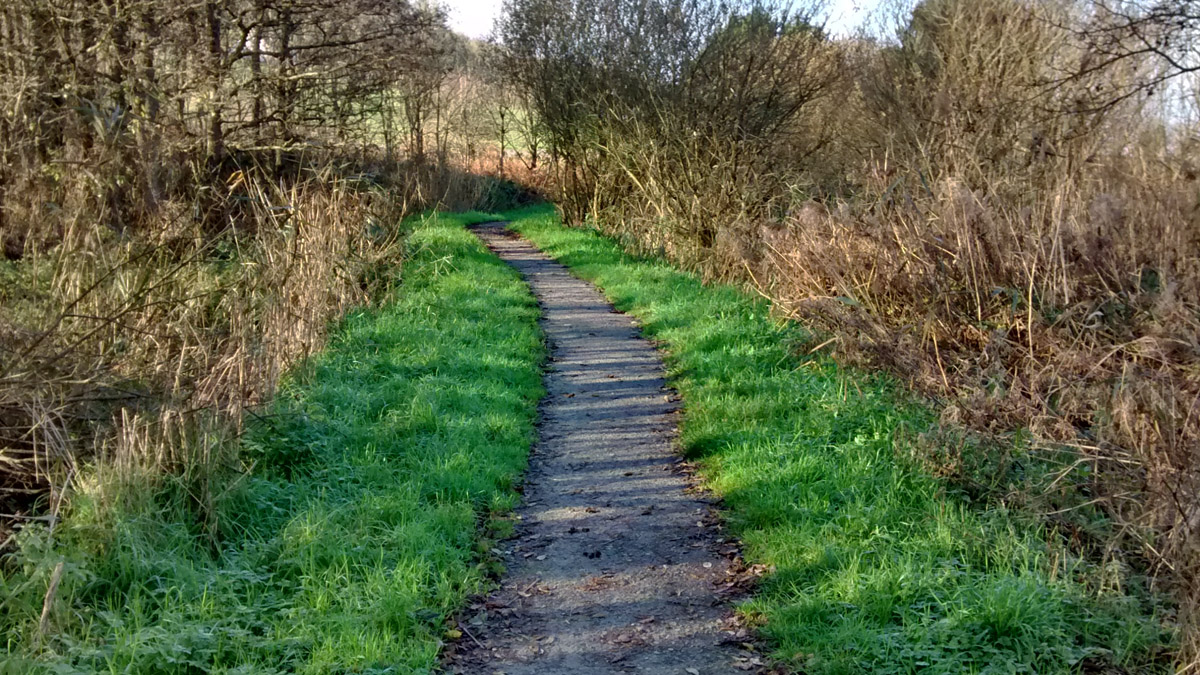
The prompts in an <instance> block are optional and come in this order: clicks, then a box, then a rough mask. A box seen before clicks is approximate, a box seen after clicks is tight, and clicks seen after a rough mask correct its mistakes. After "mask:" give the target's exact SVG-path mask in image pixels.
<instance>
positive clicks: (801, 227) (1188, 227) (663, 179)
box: [515, 0, 1200, 671]
mask: <svg viewBox="0 0 1200 675" xmlns="http://www.w3.org/2000/svg"><path fill="white" fill-rule="evenodd" d="M529 4H530V5H531V6H534V5H536V4H537V3H529ZM1093 5H1095V3H1087V2H1079V3H1074V2H1061V3H1040V2H1039V3H1033V2H1023V1H1022V0H972V1H971V2H966V1H964V0H926V1H925V2H921V3H917V4H916V6H915V9H913V8H912V7H909V6H906V7H904V8H903V11H901V12H897V14H896V16H897V17H898V18H899V21H898V23H897V24H896V25H895V26H894V27H893V28H894V33H893V35H894V38H891V39H889V40H886V41H874V40H869V39H862V38H855V39H846V40H836V41H835V40H825V39H824V38H820V39H819V40H818V41H815V42H814V43H813V46H812V47H811V48H807V49H805V50H803V51H800V52H791V51H782V52H777V55H778V57H779V59H780V60H779V61H777V62H775V63H773V64H772V65H770V66H769V67H767V68H766V69H765V72H768V73H772V72H790V73H794V74H800V75H802V76H804V77H808V78H812V81H813V82H819V83H822V87H821V88H819V89H815V90H812V91H813V94H814V95H813V96H811V97H808V98H806V99H805V103H804V105H803V106H802V107H801V108H800V109H799V110H798V111H797V112H796V114H795V115H794V116H791V117H789V118H788V119H787V122H786V124H783V125H781V126H779V127H778V128H776V129H774V130H773V131H772V132H771V133H770V135H769V136H767V137H758V136H755V135H752V134H751V135H746V133H745V130H746V127H745V126H735V127H733V129H732V131H731V130H721V129H719V128H717V127H716V126H714V125H709V124H707V122H708V119H707V117H706V116H705V115H706V113H707V111H709V110H713V109H719V107H720V105H722V104H723V103H725V102H726V101H725V100H724V99H722V98H721V95H720V91H727V90H728V89H724V90H720V91H714V92H712V93H708V94H706V95H707V96H712V97H715V98H711V99H707V98H702V99H701V101H700V103H705V102H707V103H708V105H707V106H705V105H700V104H698V103H697V102H696V101H694V100H690V99H686V98H684V99H682V100H681V101H680V100H676V99H671V98H670V97H669V96H662V97H660V98H659V99H658V100H657V101H658V102H659V103H661V104H664V105H659V106H657V107H654V106H652V114H651V115H646V116H642V117H637V116H633V115H629V114H626V112H625V111H626V109H627V108H628V107H637V106H639V105H642V106H643V107H644V104H643V103H642V102H641V100H640V99H639V100H633V101H628V100H627V101H620V102H619V103H617V104H612V103H610V102H608V101H607V100H605V99H600V100H599V101H598V102H593V107H594V109H593V110H592V113H593V116H592V117H585V119H587V120H591V121H592V122H593V123H595V124H598V126H597V127H596V128H591V127H585V130H586V132H581V134H582V135H584V137H585V140H584V142H582V143H581V144H580V145H581V146H582V147H578V148H577V147H573V146H570V145H561V144H560V147H559V148H557V150H558V151H559V152H562V153H567V154H569V155H570V156H569V157H567V158H566V159H564V160H563V161H561V162H559V163H558V170H559V174H558V186H557V189H558V194H559V196H560V198H561V199H563V200H564V202H565V205H564V211H565V214H566V215H567V216H568V217H570V218H573V219H574V220H576V221H580V220H593V221H594V222H595V223H597V224H599V225H600V226H601V227H603V228H604V229H605V230H606V231H607V232H608V233H609V234H611V235H614V236H616V237H618V238H619V239H621V240H622V241H624V242H625V243H626V244H627V245H628V246H630V247H632V248H634V249H638V250H641V251H645V252H653V253H658V254H664V255H667V256H669V257H671V258H672V259H674V260H675V261H677V262H678V263H680V264H682V265H684V266H687V267H690V268H693V269H697V270H700V271H702V272H703V273H704V274H705V275H707V276H708V277H710V278H715V279H722V280H733V281H738V282H744V283H748V284H751V285H754V286H755V287H757V288H758V289H759V290H760V291H761V292H762V293H763V294H765V295H767V296H768V297H770V298H771V299H772V300H773V301H774V302H775V305H776V306H777V307H779V308H780V310H781V311H783V312H784V313H786V314H788V315H790V316H793V317H795V318H797V319H800V320H801V321H803V322H804V323H806V324H807V325H810V326H812V327H814V328H815V329H816V330H817V331H818V332H819V333H820V334H822V335H823V336H824V337H823V338H822V339H821V340H820V342H819V344H820V346H821V348H828V349H833V350H836V351H837V353H838V354H840V356H841V358H842V359H843V360H845V361H847V362H851V363H859V364H864V365H867V366H869V367H877V368H885V369H887V370H889V371H890V372H892V373H894V374H896V375H898V376H899V377H901V378H903V379H904V380H906V381H907V382H909V383H911V384H912V385H913V387H914V388H915V389H916V390H917V391H919V392H921V393H922V394H924V395H925V396H926V397H927V398H928V399H929V400H930V401H931V402H933V403H934V404H935V405H936V406H938V407H939V408H940V409H941V411H942V414H941V419H942V423H941V424H940V425H939V426H938V427H937V428H935V429H931V430H930V431H929V433H927V434H926V435H925V437H924V438H923V439H920V443H918V445H919V446H920V447H922V448H924V449H923V451H922V452H921V454H920V456H919V457H917V459H918V460H919V461H922V462H925V463H927V464H928V465H929V467H930V469H931V470H933V471H937V472H939V473H942V474H943V475H946V476H948V477H950V478H952V479H953V480H955V481H957V482H958V483H959V484H960V485H962V486H964V487H966V488H967V489H968V490H969V491H971V492H972V493H973V494H976V495H977V496H978V497H979V498H980V499H984V500H988V501H990V502H991V503H993V504H996V505H998V506H1006V507H1007V506H1018V505H1019V506H1021V507H1022V508H1025V509H1028V510H1030V511H1033V512H1036V513H1039V514H1040V515H1041V516H1042V517H1043V518H1044V520H1045V522H1046V523H1047V525H1048V526H1049V529H1050V530H1051V531H1052V532H1055V533H1057V535H1058V536H1059V537H1060V538H1061V539H1062V541H1064V542H1066V543H1067V544H1068V546H1070V547H1072V548H1073V549H1074V550H1075V552H1076V553H1078V554H1081V555H1087V556H1090V557H1094V558H1098V559H1100V560H1101V561H1102V562H1104V565H1103V566H1102V567H1103V568H1104V569H1112V570H1115V572H1114V576H1113V579H1111V580H1107V581H1101V580H1095V583H1114V584H1121V583H1125V582H1124V581H1122V579H1130V578H1132V577H1135V576H1138V575H1142V574H1149V575H1150V576H1152V577H1153V578H1154V579H1155V580H1156V583H1157V584H1158V586H1159V588H1160V589H1166V590H1170V591H1173V592H1175V593H1176V594H1177V597H1178V598H1179V599H1180V603H1181V617H1180V620H1181V624H1182V625H1183V626H1184V631H1183V641H1184V643H1185V644H1184V645H1183V650H1182V652H1181V657H1180V667H1181V668H1182V669H1183V670H1185V671H1186V670H1189V669H1190V670H1195V669H1197V668H1198V667H1200V656H1198V655H1200V629H1198V628H1197V626H1200V584H1198V583H1197V582H1196V577H1197V572H1198V571H1200V547H1198V546H1197V544H1196V542H1197V541H1200V538H1198V535H1200V532H1198V531H1197V528H1198V527H1200V507H1197V504H1200V492H1198V490H1200V457H1198V454H1197V453H1198V450H1197V448H1200V342H1198V339H1197V336H1198V335H1200V189H1198V188H1197V182H1196V175H1197V166H1196V162H1197V154H1196V151H1197V145H1196V138H1197V136H1196V127H1195V125H1194V124H1190V126H1189V123H1188V122H1187V121H1186V120H1184V119H1183V118H1181V117H1179V116H1178V113H1170V114H1168V113H1166V112H1165V111H1166V110H1167V108H1166V107H1165V105H1166V104H1165V103H1164V101H1165V96H1166V95H1168V94H1177V93H1178V90H1177V89H1172V90H1169V91H1168V90H1163V89H1161V88H1157V89H1156V88H1154V87H1150V86H1143V85H1144V83H1147V82H1157V81H1160V79H1161V77H1162V74H1163V73H1162V71H1161V70H1159V68H1160V67H1161V66H1162V62H1161V61H1159V60H1156V59H1155V58H1153V56H1152V55H1151V56H1147V55H1143V56H1141V57H1139V56H1136V55H1133V56H1129V57H1128V58H1119V59H1114V60H1113V61H1112V62H1111V63H1110V64H1108V65H1107V66H1106V67H1104V68H1101V69H1093V68H1092V67H1091V66H1090V65H1089V64H1094V63H1096V62H1097V60H1098V59H1100V58H1101V56H1102V55H1099V54H1098V53H1097V52H1096V45H1095V42H1094V40H1089V39H1087V38H1088V35H1089V31H1094V30H1096V29H1097V28H1104V27H1106V26H1107V24H1105V23H1104V21H1105V20H1106V17H1107V18H1111V14H1108V15H1106V14H1105V13H1103V12H1098V11H1094V10H1095V7H1093ZM726 30H727V29H726ZM1093 34H1094V33H1093ZM776 35H781V36H782V35H786V33H781V32H778V31H777V33H776ZM515 37H519V34H517V35H515ZM596 39H601V38H596ZM773 39H775V40H777V41H782V40H784V39H785V38H783V37H778V38H773ZM711 40H712V41H713V44H718V43H719V42H718V41H719V36H718V37H714V38H711ZM1106 44H1107V45H1108V47H1107V48H1110V49H1111V48H1113V47H1112V44H1109V43H1106ZM1164 44H1168V43H1164ZM579 48H580V49H582V48H583V47H579ZM712 51H713V49H709V50H707V51H704V52H703V53H712ZM744 51H745V53H741V55H740V58H745V59H758V58H760V57H762V58H763V59H766V60H768V61H769V60H770V58H771V57H770V54H771V52H769V51H766V50H762V49H759V50H753V51H748V50H744ZM673 53H674V52H673ZM676 55H677V56H678V57H679V59H680V60H681V61H684V62H687V59H690V58H692V56H691V55H689V54H684V53H678V54H676ZM728 58H729V59H731V60H732V61H731V62H733V63H736V60H737V58H739V57H738V56H737V55H731V56H729V57H728ZM566 63H567V64H568V66H570V67H578V66H577V65H576V64H575V62H574V61H571V60H570V59H569V58H568V59H566ZM690 67H692V68H702V67H703V65H702V64H700V65H695V66H690ZM759 67H760V68H761V67H762V66H761V65H760V66H759ZM539 68H540V69H541V70H531V73H532V74H533V75H538V74H539V73H541V72H543V71H551V72H553V69H552V68H551V67H550V66H549V65H547V64H546V62H542V64H541V65H540V66H539ZM683 69H684V71H685V72H688V70H689V66H685V67H684V68H683ZM830 70H832V71H833V72H834V73H835V75H836V77H837V79H836V81H835V82H833V83H831V84H827V80H826V76H825V75H824V73H826V72H828V71H830ZM594 76H596V77H599V78H601V79H603V78H604V77H605V75H604V73H603V72H598V73H595V74H594ZM629 76H630V75H629V73H623V74H621V75H620V76H616V77H615V78H614V82H613V83H611V85H612V87H614V88H615V87H617V86H618V84H620V83H621V81H622V80H621V78H623V77H629ZM798 76H799V75H798ZM541 77H542V79H544V80H546V81H549V82H551V83H553V82H557V80H554V79H553V78H551V77H549V76H545V75H542V76H541ZM681 80H682V81H684V82H688V81H690V80H688V78H687V77H684V78H681ZM1175 81H1177V82H1183V81H1184V80H1175ZM757 86H761V87H762V89H761V91H762V92H766V91H770V87H769V83H768V82H767V81H764V82H763V83H762V84H760V85H757ZM532 89H533V91H535V92H536V91H538V89H537V80H536V79H535V80H534V84H533V86H532ZM1131 92H1133V93H1135V94H1136V95H1130V93H1131ZM551 93H552V92H551ZM547 95H549V94H547ZM747 100H750V101H751V106H752V108H753V106H761V105H764V103H763V102H762V101H759V100H756V99H753V97H750V98H749V99H747ZM552 103H553V102H552ZM559 103H561V101H559ZM546 107H547V109H548V110H549V112H550V114H551V115H557V114H558V112H557V111H558V108H556V107H554V106H553V105H548V104H547V105H546ZM734 109H735V110H742V109H743V108H742V107H736V106H735V108H734ZM754 114H755V112H754V110H753V109H751V110H750V111H748V112H746V113H745V115H746V116H748V117H753V115H754ZM764 114H766V113H764ZM1172 115H1175V116H1172ZM596 120H599V122H595V121H596ZM630 120H633V122H631V121H630ZM646 120H649V121H646ZM739 133H741V135H739ZM746 155H750V159H747V158H746ZM1014 430H1027V431H1026V433H1028V435H1029V437H1030V439H1031V440H1028V441H1019V440H1015V439H1019V438H1022V437H1023V436H1022V434H1021V433H1017V434H1014Z"/></svg>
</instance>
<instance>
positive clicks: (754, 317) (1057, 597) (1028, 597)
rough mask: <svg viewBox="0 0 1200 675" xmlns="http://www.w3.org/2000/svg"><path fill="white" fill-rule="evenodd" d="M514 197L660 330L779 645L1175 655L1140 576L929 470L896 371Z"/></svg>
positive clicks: (1054, 655)
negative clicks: (884, 371) (858, 361)
mask: <svg viewBox="0 0 1200 675" xmlns="http://www.w3.org/2000/svg"><path fill="white" fill-rule="evenodd" d="M508 216H509V217H510V218H511V219H512V220H513V227H514V229H516V230H517V231H518V232H520V233H521V234H523V235H524V236H526V237H528V238H529V239H530V240H532V241H533V242H534V243H535V244H536V245H537V246H539V247H540V248H542V249H543V250H544V251H546V252H547V253H548V254H549V255H551V256H553V257H554V258H556V259H558V260H559V261H561V262H563V263H564V264H566V265H568V266H569V267H571V269H572V270H573V271H574V272H575V273H576V274H578V275H579V276H581V277H583V278H585V279H588V280H591V281H593V282H595V283H596V284H597V285H599V286H600V287H601V288H602V289H603V290H604V292H605V293H606V294H607V295H608V296H609V297H610V298H611V299H612V300H613V302H614V303H615V304H616V306H617V308H618V309H621V310H622V311H626V312H629V313H631V314H633V315H634V316H636V317H638V318H639V319H640V320H641V322H642V324H643V326H644V328H645V331H646V333H647V334H649V335H651V336H653V337H655V338H657V339H659V340H661V341H663V343H664V344H665V348H666V350H667V352H668V368H669V370H670V374H671V377H672V380H673V384H674V386H675V387H677V388H678V389H679V391H680V393H681V394H682V396H683V400H684V419H683V428H682V441H683V444H684V447H685V450H686V452H687V453H688V454H689V455H691V456H693V457H695V458H698V459H699V461H700V462H701V466H702V467H703V471H704V474H705V476H706V479H707V481H708V483H709V485H710V486H711V487H712V488H713V489H714V490H715V491H716V492H717V493H719V494H720V495H721V496H723V497H724V500H725V505H726V507H727V509H728V517H729V519H730V521H731V525H732V526H733V527H734V529H735V531H736V532H737V534H738V535H739V536H740V537H741V538H742V540H743V542H744V544H745V555H746V557H747V558H748V559H749V560H750V561H752V562H756V563H765V564H767V565H770V566H772V567H773V569H774V571H773V573H772V574H771V575H769V577H768V578H767V579H766V580H765V581H764V583H763V584H762V586H761V587H760V589H759V592H758V593H757V594H756V596H755V597H754V599H753V600H751V601H750V602H749V603H747V604H746V605H745V607H744V610H745V611H746V612H747V613H749V614H750V615H752V616H755V617H758V618H761V619H762V620H764V621H765V625H764V628H763V631H764V633H765V635H766V636H767V637H768V638H769V639H770V640H771V642H772V643H773V644H774V645H775V649H776V656H777V657H778V658H780V659H782V660H784V661H786V662H789V663H790V664H792V665H793V666H795V667H797V668H800V669H802V670H804V672H813V673H859V672H873V673H913V672H918V671H920V672H929V673H985V672H986V673H1018V672H1024V673H1062V672H1080V671H1088V672H1099V671H1104V672H1159V671H1163V670H1166V669H1167V668H1168V663H1169V661H1167V660H1165V657H1164V653H1165V652H1166V651H1167V648H1168V647H1169V638H1168V633H1167V631H1165V630H1164V629H1163V623H1162V619H1161V614H1160V610H1159V609H1158V608H1157V606H1156V605H1155V603H1154V600H1153V598H1152V597H1151V596H1150V595H1149V594H1148V593H1146V592H1145V591H1144V589H1143V588H1140V587H1139V586H1138V585H1137V584H1138V579H1137V577H1136V576H1133V575H1129V574H1127V573H1125V572H1126V571H1123V570H1119V569H1118V570H1114V569H1110V568H1109V567H1105V566H1097V565H1096V564H1094V563H1092V562H1089V561H1088V560H1084V559H1081V558H1080V557H1078V556H1074V555H1072V554H1071V553H1070V549H1069V547H1066V546H1063V545H1061V542H1059V541H1058V540H1057V538H1056V537H1055V536H1054V535H1051V534H1049V533H1047V532H1046V531H1044V530H1043V529H1042V528H1041V527H1040V526H1039V525H1038V522H1037V521H1036V519H1033V518H1027V517H1025V516H1023V515H1022V514H1021V513H1020V512H1016V511H1008V510H1004V509H1002V508H986V505H984V504H976V503H973V502H972V500H971V499H970V498H969V497H968V496H967V495H966V494H965V493H963V492H962V491H959V490H956V489H955V488H954V486H953V485H951V484H949V483H947V482H945V481H943V480H940V479H938V478H936V477H934V476H931V475H929V474H928V473H927V472H925V471H924V470H922V469H921V467H920V465H919V463H918V462H917V461H915V460H914V459H913V454H914V453H913V452H912V451H911V448H910V447H909V446H910V443H909V441H908V440H907V439H911V438H912V437H913V436H914V434H915V433H918V432H920V431H922V430H924V429H926V428H927V427H929V426H930V424H931V423H932V421H933V420H932V415H931V414H930V413H929V412H928V411H927V410H926V409H924V408H923V407H921V406H920V405H918V404H916V403H913V402H911V401H908V400H906V399H905V398H904V397H903V396H902V395H901V394H900V393H899V392H898V391H897V387H896V385H895V384H894V383H892V382H891V381H889V380H888V379H886V378H885V377H882V376H878V375H872V374H868V373H862V372H855V371H850V370H846V369H842V368H839V367H838V365H837V364H835V363H834V362H832V361H831V360H830V359H828V358H826V357H823V356H819V355H817V356H813V355H809V356H805V354H807V353H808V352H810V351H811V346H810V345H808V344H807V343H808V341H809V340H808V336H807V335H806V334H805V332H804V331H803V330H802V329H800V328H799V327H797V326H796V325H794V324H787V323H781V322H779V321H777V320H774V319H773V318H772V317H771V316H770V313H769V306H768V305H767V303H766V302H764V301H762V300H760V299H757V298H754V297H751V296H749V295H747V294H745V293H742V292H740V291H738V290H737V289H734V288H731V287H727V286H712V287H705V286H703V285H702V284H701V283H700V282H699V281H698V280H697V279H696V278H695V277H693V276H691V275H689V274H686V273H683V272H680V271H678V270H676V269H674V268H672V267H670V266H669V265H667V264H666V263H663V262H661V261H655V260H646V259H637V258H633V257H630V256H628V255H626V254H625V253H623V252H622V251H621V249H620V248H619V247H618V246H617V245H616V244H615V243H614V242H612V241H611V240H608V239H605V238H603V237H601V236H599V235H598V234H596V233H594V232H591V231H586V230H578V229H567V228H564V227H562V226H561V224H560V223H559V221H558V219H557V217H556V215H555V213H554V212H553V210H552V209H550V208H548V207H538V208H533V209H526V210H522V211H516V212H513V213H510V214H508ZM1106 668H1116V669H1120V670H1105V669H1106Z"/></svg>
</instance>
